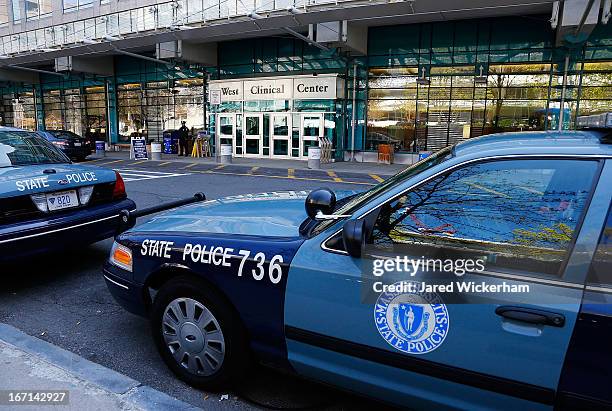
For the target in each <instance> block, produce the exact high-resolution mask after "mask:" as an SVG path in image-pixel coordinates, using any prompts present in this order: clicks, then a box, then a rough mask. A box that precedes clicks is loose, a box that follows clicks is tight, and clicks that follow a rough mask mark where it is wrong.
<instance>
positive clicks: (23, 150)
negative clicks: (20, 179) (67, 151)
mask: <svg viewBox="0 0 612 411" xmlns="http://www.w3.org/2000/svg"><path fill="white" fill-rule="evenodd" d="M69 162H70V160H69V159H68V157H66V156H65V155H64V153H62V152H61V151H60V150H59V149H57V148H55V147H54V146H53V144H51V143H49V142H48V141H47V140H45V139H44V138H42V137H40V136H39V135H38V134H36V133H33V132H30V131H0V167H12V166H26V165H33V164H57V163H69Z"/></svg>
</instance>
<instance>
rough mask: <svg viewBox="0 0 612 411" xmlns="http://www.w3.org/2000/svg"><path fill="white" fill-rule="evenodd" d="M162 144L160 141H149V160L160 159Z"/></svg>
mask: <svg viewBox="0 0 612 411" xmlns="http://www.w3.org/2000/svg"><path fill="white" fill-rule="evenodd" d="M161 151H162V145H161V143H151V160H161V159H162V153H161Z"/></svg>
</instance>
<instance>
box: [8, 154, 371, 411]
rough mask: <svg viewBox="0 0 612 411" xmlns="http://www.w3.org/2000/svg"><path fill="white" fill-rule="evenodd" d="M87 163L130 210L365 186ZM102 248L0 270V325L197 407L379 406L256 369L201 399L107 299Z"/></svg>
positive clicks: (144, 328)
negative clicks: (114, 185)
mask: <svg viewBox="0 0 612 411" xmlns="http://www.w3.org/2000/svg"><path fill="white" fill-rule="evenodd" d="M96 163H99V164H100V165H104V164H106V166H107V167H112V168H115V169H118V170H120V171H121V172H122V174H123V176H124V179H125V182H126V186H127V192H128V195H129V197H130V198H132V199H133V200H134V201H135V202H136V204H137V205H138V207H147V206H151V205H154V204H159V203H161V202H165V201H170V200H174V199H179V198H184V197H187V196H190V195H192V194H193V193H194V192H197V191H201V192H204V193H205V194H206V195H207V197H208V198H219V197H222V196H226V195H235V194H241V193H249V192H264V191H277V190H308V189H314V188H317V187H320V186H322V185H325V186H328V187H330V188H332V189H334V190H363V189H366V188H368V187H370V185H371V184H373V183H375V181H373V180H372V179H371V178H369V177H368V176H367V175H366V176H364V177H361V180H362V182H368V184H354V182H355V181H353V184H351V183H350V179H347V181H348V182H337V181H334V177H331V176H327V178H326V177H325V176H323V177H321V178H318V176H316V177H313V178H312V179H308V178H307V177H306V176H304V177H303V178H291V176H286V175H284V176H283V175H280V176H278V177H279V178H270V177H269V176H266V175H261V176H257V175H246V174H248V173H245V172H243V170H238V169H234V170H232V169H231V168H229V169H227V170H220V169H218V170H213V171H211V172H206V170H204V169H202V170H199V169H198V167H195V166H193V167H189V168H188V169H185V166H186V165H185V164H184V163H175V162H169V163H168V164H165V165H162V166H159V165H155V163H154V162H150V163H141V164H133V163H134V162H133V161H127V160H126V161H116V160H112V159H106V160H101V161H97V162H93V163H92V164H96ZM198 171H202V172H198ZM264 172H265V170H264ZM270 173H272V172H270ZM277 174H278V173H277ZM298 174H299V173H298ZM325 174H327V173H325ZM282 177H286V178H282ZM335 178H339V177H335ZM326 179H327V180H328V181H321V180H326ZM368 179H369V181H368ZM354 180H357V178H354ZM111 244H112V240H110V239H109V240H105V241H102V242H99V243H96V244H94V245H92V246H90V247H87V248H84V249H74V250H66V251H65V252H63V253H56V254H52V255H44V256H41V257H37V258H36V259H35V260H32V261H27V262H24V263H20V264H19V265H14V266H11V267H10V268H9V269H8V271H6V272H4V273H3V283H4V286H3V287H2V289H1V291H0V322H3V323H7V324H10V325H12V326H14V327H16V328H18V329H20V330H22V331H24V332H25V333H27V334H29V335H32V336H36V337H38V338H40V339H42V340H45V341H48V342H50V343H52V344H55V345H57V346H59V347H62V348H64V349H67V350H69V351H71V352H73V353H76V354H78V355H80V356H82V357H84V358H86V359H88V360H91V361H93V362H95V363H98V364H101V365H103V366H105V367H108V368H111V369H113V370H116V371H118V372H120V373H123V374H125V375H127V376H129V377H131V378H134V379H135V380H137V381H139V382H141V383H142V384H146V385H149V386H151V387H153V388H156V389H158V390H160V391H163V392H165V393H167V394H169V395H171V396H174V397H176V398H178V399H180V400H183V401H185V402H187V403H190V404H192V405H195V406H198V407H203V408H208V407H212V406H215V405H217V406H218V405H219V399H220V398H221V396H222V395H223V394H229V395H228V399H227V400H224V401H223V404H222V405H223V407H224V408H232V409H250V408H253V407H264V408H282V409H284V408H287V409H297V408H325V409H347V408H350V409H369V408H372V407H377V408H381V407H382V405H381V404H378V403H371V402H369V401H364V400H363V399H362V398H358V397H354V396H352V395H348V394H345V393H342V392H340V391H338V390H336V389H327V388H324V387H322V386H319V385H316V384H313V383H310V382H306V381H304V380H301V379H298V378H294V377H287V376H286V375H282V374H279V373H277V372H275V371H270V370H266V369H256V370H255V371H254V374H252V375H250V376H249V377H248V378H247V379H246V380H245V381H243V382H242V383H240V384H238V385H236V386H235V387H233V389H232V391H230V392H227V393H224V392H222V393H214V394H213V393H206V392H202V391H198V390H196V389H193V388H191V387H189V386H187V385H186V384H184V383H182V382H181V381H179V380H178V379H176V378H175V377H174V375H172V373H171V372H170V371H169V370H168V368H167V367H166V366H165V365H164V364H163V362H162V360H161V359H160V357H159V355H158V353H157V351H156V350H155V347H154V345H153V342H152V340H151V336H150V334H151V333H150V328H149V324H148V322H147V321H146V320H144V319H141V318H139V317H137V316H134V315H131V314H129V313H127V312H126V311H125V310H123V309H122V308H121V307H119V306H118V305H117V304H116V303H115V301H114V300H113V298H112V297H111V295H110V294H109V292H108V290H107V288H106V285H105V284H104V281H103V280H102V275H101V265H102V263H103V261H104V260H105V259H106V258H107V256H108V252H109V249H110V246H111Z"/></svg>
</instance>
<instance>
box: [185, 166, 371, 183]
mask: <svg viewBox="0 0 612 411" xmlns="http://www.w3.org/2000/svg"><path fill="white" fill-rule="evenodd" d="M194 172H196V173H201V174H220V175H226V176H246V177H265V178H284V179H290V178H289V177H288V176H273V175H267V174H257V175H253V174H249V173H224V172H218V171H214V170H206V171H200V170H194ZM293 179H294V180H304V181H323V182H326V183H330V182H331V180H328V179H325V178H310V177H293ZM342 184H358V185H364V186H374V185H376V184H374V183H365V182H361V181H342Z"/></svg>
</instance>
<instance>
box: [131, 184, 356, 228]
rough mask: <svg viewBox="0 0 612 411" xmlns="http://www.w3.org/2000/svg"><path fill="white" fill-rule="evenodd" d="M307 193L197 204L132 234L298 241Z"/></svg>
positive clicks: (339, 195)
mask: <svg viewBox="0 0 612 411" xmlns="http://www.w3.org/2000/svg"><path fill="white" fill-rule="evenodd" d="M308 193H309V191H280V192H279V191H277V192H271V193H259V194H245V195H237V196H231V197H224V198H220V199H217V200H211V201H206V202H203V203H195V204H191V205H188V206H183V207H179V208H175V209H172V210H170V211H168V212H165V213H163V214H160V215H157V216H156V217H154V218H153V219H151V220H149V221H147V222H146V223H143V224H141V225H137V226H136V227H135V228H133V229H132V230H131V231H132V232H142V231H173V232H185V233H187V232H190V233H194V232H195V233H222V234H238V235H257V236H265V237H297V236H299V227H300V224H301V223H302V222H303V221H304V220H305V219H306V218H307V216H306V209H305V207H304V201H305V200H306V197H307V196H308ZM351 194H354V192H351V191H341V192H336V198H338V199H340V198H343V197H346V196H348V195H351Z"/></svg>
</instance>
